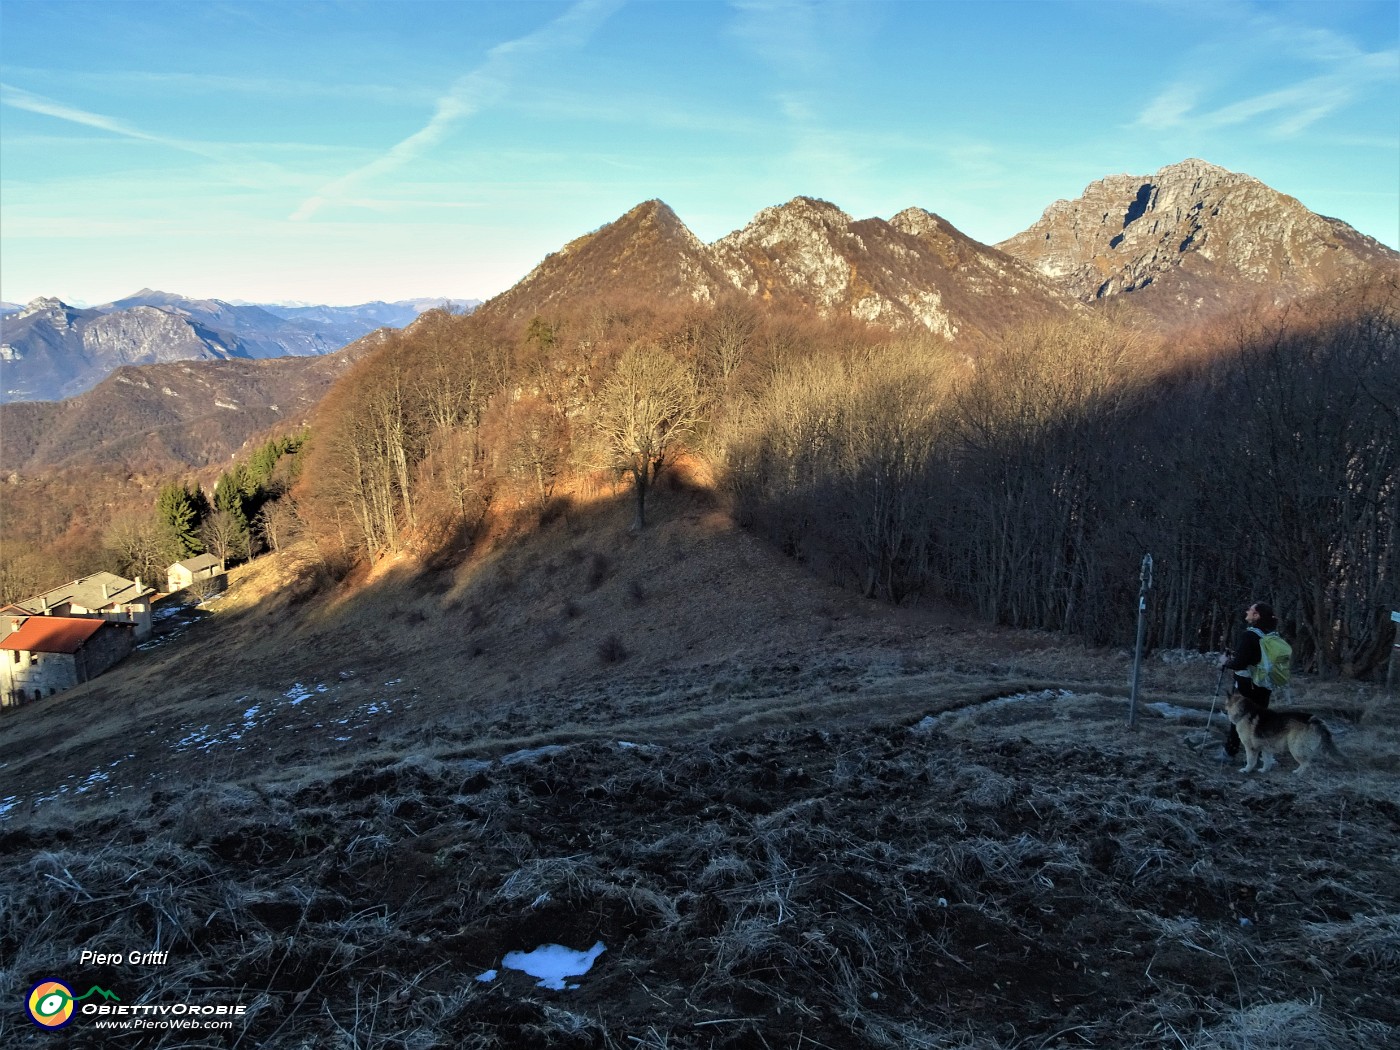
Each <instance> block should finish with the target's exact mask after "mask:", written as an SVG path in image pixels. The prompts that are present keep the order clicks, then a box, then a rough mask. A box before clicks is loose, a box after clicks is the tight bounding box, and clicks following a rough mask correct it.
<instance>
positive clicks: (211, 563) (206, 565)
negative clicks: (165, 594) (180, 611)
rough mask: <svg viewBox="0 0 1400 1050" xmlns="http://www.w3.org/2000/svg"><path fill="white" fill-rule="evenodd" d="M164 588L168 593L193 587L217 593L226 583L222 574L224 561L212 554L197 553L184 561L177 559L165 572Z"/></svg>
mask: <svg viewBox="0 0 1400 1050" xmlns="http://www.w3.org/2000/svg"><path fill="white" fill-rule="evenodd" d="M165 576H166V579H165V589H166V590H167V591H169V592H170V593H172V594H173V593H174V592H176V591H179V590H183V589H184V588H186V587H194V586H195V585H196V584H199V585H200V586H199V588H198V589H199V590H201V591H204V592H206V593H214V594H217V593H219V592H220V591H222V590H223V589H224V587H225V585H226V583H227V580H226V578H225V576H224V563H223V562H222V561H220V560H219V559H218V558H216V557H214V555H212V554H198V555H195V557H193V558H186V559H185V560H184V561H177V562H176V563H175V564H174V565H172V566H170V568H169V569H167V570H166V573H165Z"/></svg>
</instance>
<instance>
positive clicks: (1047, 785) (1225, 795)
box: [0, 493, 1400, 1050]
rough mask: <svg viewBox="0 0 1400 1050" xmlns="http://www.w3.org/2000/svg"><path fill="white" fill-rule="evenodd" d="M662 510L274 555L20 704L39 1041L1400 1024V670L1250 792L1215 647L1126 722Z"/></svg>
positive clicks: (1169, 660) (1315, 685)
mask: <svg viewBox="0 0 1400 1050" xmlns="http://www.w3.org/2000/svg"><path fill="white" fill-rule="evenodd" d="M626 512H627V508H626V507H614V506H610V505H601V506H597V507H592V508H589V507H580V506H574V507H564V508H562V509H560V508H557V507H556V508H553V509H552V510H551V511H550V512H549V513H547V514H546V515H544V516H543V517H544V522H543V524H542V525H541V527H540V528H539V529H538V530H537V531H535V532H534V533H533V534H532V535H531V536H529V537H528V538H526V539H525V540H522V541H518V542H512V543H500V544H497V545H495V546H494V547H492V548H491V549H490V550H488V551H486V552H484V553H481V552H478V554H477V555H476V556H475V557H473V558H471V559H463V560H458V561H454V560H453V559H448V560H447V562H448V563H447V564H439V565H437V566H436V567H424V566H421V565H417V564H413V563H411V562H402V563H397V564H391V565H385V566H381V567H380V568H379V569H378V570H377V571H376V573H375V574H374V575H373V576H372V577H370V578H368V579H363V580H359V581H355V586H354V588H353V589H342V590H340V591H337V592H335V593H334V594H332V595H331V596H330V597H326V596H324V595H318V594H314V593H313V591H314V587H313V581H312V580H311V576H310V573H309V569H308V568H307V566H306V563H305V562H303V561H299V560H298V559H297V557H296V556H295V555H294V554H288V555H283V556H278V557H277V558H267V559H261V560H260V561H259V562H257V563H254V565H252V566H250V567H248V568H247V569H246V570H244V571H242V572H240V573H239V574H238V575H237V576H236V577H235V579H234V581H233V586H232V587H231V589H230V592H229V594H228V595H227V596H225V597H224V598H222V599H220V600H219V601H217V602H214V603H212V604H211V605H210V606H209V607H207V608H205V609H194V608H192V607H182V606H180V605H179V603H178V602H176V603H174V604H172V605H171V606H169V609H170V610H171V611H170V612H168V613H166V614H165V615H163V616H162V618H161V621H160V623H161V627H160V631H159V633H158V637H157V638H156V639H155V640H154V641H153V643H151V644H150V645H149V646H147V647H146V648H145V649H143V650H142V651H141V652H140V653H138V654H137V655H136V656H135V657H134V658H133V659H132V660H131V661H129V662H128V663H127V664H125V665H123V666H122V667H121V668H119V669H118V670H116V671H113V672H111V673H110V674H109V675H107V676H104V678H102V679H99V680H98V681H96V682H94V683H91V684H89V685H87V686H84V687H82V688H80V689H78V690H74V691H73V692H72V693H69V694H66V695H64V696H61V697H55V698H53V699H52V700H50V701H45V702H42V703H39V704H34V705H31V706H29V707H26V708H22V709H20V710H19V711H17V712H11V713H8V714H6V715H4V716H3V717H0V1001H3V1002H5V1003H8V1004H9V1005H8V1006H6V1007H4V1008H3V1009H0V1045H4V1046H46V1045H63V1046H75V1047H98V1046H101V1047H106V1046H120V1047H247V1048H252V1047H288V1048H301V1047H346V1048H351V1047H353V1048H360V1047H364V1048H369V1047H384V1048H391V1047H392V1048H415V1050H428V1048H437V1047H442V1048H448V1047H472V1048H482V1050H486V1048H514V1047H580V1048H583V1047H599V1048H625V1050H633V1048H658V1050H660V1048H681V1050H689V1048H697V1050H698V1048H721V1047H724V1048H729V1047H732V1048H736V1050H737V1048H751V1047H752V1048H772V1050H777V1048H779V1047H786V1048H804V1050H805V1048H809V1047H810V1048H820V1047H829V1048H839V1047H927V1048H944V1047H987V1048H993V1050H1012V1048H1018V1050H1019V1048H1051V1047H1100V1048H1110V1047H1124V1048H1126V1047H1163V1048H1165V1047H1185V1048H1192V1050H1194V1048H1217V1047H1218V1048H1241V1050H1242V1048H1245V1047H1249V1048H1255V1050H1268V1048H1304V1047H1317V1048H1324V1047H1326V1048H1342V1050H1345V1048H1357V1050H1360V1048H1373V1047H1381V1046H1386V1045H1400V1007H1398V1006H1397V1005H1396V1000H1395V995H1394V992H1395V975H1396V973H1397V972H1400V791H1397V786H1396V784H1397V781H1396V762H1395V759H1394V755H1395V753H1396V748H1397V747H1400V704H1397V701H1396V700H1395V698H1393V697H1389V696H1387V695H1385V694H1384V693H1383V692H1382V691H1380V690H1378V689H1375V688H1373V687H1370V686H1360V685H1357V684H1355V683H1342V682H1322V681H1313V680H1310V679H1308V678H1307V677H1306V676H1300V677H1299V679H1297V680H1296V681H1295V684H1294V686H1293V687H1292V688H1291V691H1290V694H1289V695H1288V696H1285V697H1282V698H1281V702H1282V703H1286V704H1288V705H1290V706H1295V707H1306V708H1307V709H1308V710H1312V711H1315V712H1316V713H1318V714H1320V715H1321V716H1322V717H1324V718H1325V719H1326V720H1327V722H1328V724H1329V725H1330V726H1332V728H1333V730H1334V731H1335V734H1336V739H1337V743H1338V747H1339V748H1340V749H1341V751H1342V752H1343V754H1344V755H1345V756H1346V762H1345V763H1342V764H1338V765H1334V766H1331V767H1329V768H1327V769H1321V770H1315V771H1312V772H1310V773H1308V774H1305V775H1303V776H1297V777H1295V776H1293V775H1292V763H1291V761H1290V760H1288V759H1287V758H1285V759H1284V760H1283V762H1282V764H1281V767H1280V768H1278V769H1275V770H1273V771H1272V772H1270V773H1268V774H1266V775H1262V776H1261V775H1257V774H1255V775H1249V776H1246V775H1243V774H1241V773H1240V772H1238V769H1237V764H1236V763H1231V764H1229V765H1222V764H1220V763H1218V762H1217V761H1216V760H1215V759H1216V752H1217V751H1218V740H1219V736H1220V733H1219V730H1220V729H1221V727H1222V725H1223V723H1222V721H1221V715H1220V713H1219V711H1217V712H1216V714H1215V716H1214V719H1213V725H1212V729H1211V730H1207V729H1206V721H1207V716H1208V712H1209V711H1210V708H1211V704H1212V700H1213V694H1214V687H1215V686H1216V683H1217V681H1218V677H1217V672H1216V669H1215V664H1214V663H1213V662H1212V661H1211V658H1210V657H1209V656H1202V655H1195V654H1181V653H1153V654H1150V655H1149V657H1148V659H1147V660H1146V661H1145V663H1144V665H1143V668H1142V687H1141V691H1140V697H1139V705H1138V708H1137V712H1136V714H1137V717H1136V722H1135V725H1134V726H1132V727H1129V725H1128V684H1129V681H1130V678H1131V669H1132V668H1131V659H1130V654H1128V653H1124V652H1120V651H1104V650H1086V649H1083V648H1080V647H1076V646H1074V645H1072V644H1069V643H1067V642H1065V641H1064V640H1063V639H1059V638H1056V637H1050V636H1044V635H1037V634H1028V633H1025V632H1010V631H998V630H993V629H986V628H979V627H976V626H973V625H971V624H970V623H969V622H968V620H967V619H966V618H965V617H963V616H961V615H960V614H959V613H958V612H957V610H950V609H946V608H937V607H932V606H929V607H924V608H921V609H913V610H907V609H890V608H888V607H884V606H879V605H875V604H873V603H868V602H863V601H861V600H859V599H856V598H853V597H851V596H850V595H849V594H847V593H845V592H842V591H840V590H838V589H836V588H835V587H832V586H829V585H827V584H826V583H824V582H822V581H817V580H813V579H811V578H810V577H808V576H807V575H806V574H805V573H804V572H803V571H802V569H801V568H800V567H799V566H795V565H792V564H791V563H789V562H786V561H784V560H782V559H780V558H778V557H777V556H775V555H774V554H773V553H772V552H770V551H768V550H767V549H766V548H765V547H763V546H762V545H761V544H759V543H757V542H756V541H754V540H753V539H752V538H750V537H748V536H746V535H745V534H744V533H742V532H740V531H737V530H735V529H734V528H733V526H732V525H731V524H730V523H729V522H728V521H727V519H726V518H725V517H724V516H723V514H722V513H720V512H719V511H718V510H717V509H716V508H714V507H713V506H711V505H710V504H709V503H708V502H707V501H706V500H704V499H703V498H700V497H698V496H694V495H693V494H686V493H671V494H670V497H669V500H664V501H662V502H661V503H660V505H659V506H658V509H657V512H656V521H655V524H654V525H653V527H652V528H651V529H650V530H649V531H647V532H645V533H643V534H642V535H640V536H629V535H627V534H626V532H625V515H626ZM600 943H601V945H602V946H603V949H602V951H601V953H600V954H598V955H597V956H596V960H595V961H594V962H593V963H592V966H591V968H589V969H587V972H586V973H578V974H571V975H569V976H568V977H567V979H566V981H565V987H562V988H551V987H541V986H540V985H539V978H537V977H535V976H530V975H528V974H526V973H524V972H521V971H520V970H516V969H511V968H509V967H508V966H506V965H505V963H506V960H507V958H508V957H509V956H510V954H511V953H519V952H530V951H532V950H534V949H536V948H537V947H539V946H541V945H546V944H558V945H562V946H564V947H566V948H569V949H573V950H577V951H583V950H586V949H589V948H590V947H594V946H596V945H598V944H600ZM84 951H89V952H100V953H102V954H105V955H110V956H115V957H116V958H115V959H110V958H109V959H106V960H103V961H93V960H92V959H91V958H90V957H89V959H88V960H87V961H84V959H83V956H82V953H83V952H84ZM132 952H136V953H138V956H139V958H138V960H137V961H135V962H133V961H132V960H131V959H130V953H132ZM162 952H163V953H165V955H164V956H163V957H159V956H157V955H155V954H153V953H162ZM580 968H581V967H580ZM492 971H494V972H495V974H494V978H493V979H491V980H485V979H481V978H482V977H483V976H484V975H488V974H490V973H491V972H492ZM47 978H54V979H57V980H59V981H62V982H64V983H65V984H66V985H68V986H69V987H70V989H71V994H72V995H73V996H74V998H78V997H82V996H85V995H86V998H81V999H79V1001H78V1002H76V1003H75V1004H74V1007H75V1018H74V1020H73V1021H72V1023H71V1024H70V1025H68V1026H67V1027H65V1028H63V1029H62V1030H61V1031H58V1032H52V1031H45V1030H44V1029H42V1028H41V1027H40V1026H39V1025H37V1024H35V1023H33V1022H32V1021H31V1020H30V1017H29V1014H28V1012H27V1010H26V1003H27V1001H28V996H29V993H30V990H31V989H32V988H33V987H34V986H35V985H36V984H37V983H39V982H41V981H43V980H45V979H47ZM93 988H97V989H100V990H102V992H103V993H104V994H89V993H90V990H91V989H93ZM106 993H110V994H111V995H114V996H115V997H116V998H110V997H109V995H108V994H106ZM118 1006H125V1007H127V1008H129V1010H130V1011H132V1012H128V1013H127V1014H120V1013H117V1012H116V1010H117V1008H118ZM104 1007H105V1008H106V1009H107V1011H108V1012H106V1013H99V1012H97V1011H98V1010H101V1009H102V1008H104ZM162 1007H164V1010H162V1009H161V1008H162ZM88 1008H91V1009H90V1010H89V1009H88ZM219 1008H224V1009H227V1010H230V1011H232V1010H238V1011H241V1012H237V1013H231V1014H227V1015H220V1014H205V1013H202V1012H197V1011H202V1010H205V1009H209V1010H217V1009H219ZM85 1011H86V1012H85ZM192 1011H195V1012H192ZM210 1016H212V1017H214V1018H215V1019H216V1020H219V1019H221V1018H225V1017H227V1018H230V1020H228V1021H227V1023H228V1025H229V1027H227V1028H222V1029H192V1028H175V1027H155V1025H158V1024H165V1025H169V1024H171V1023H172V1021H174V1020H185V1021H188V1020H192V1019H199V1020H201V1021H202V1020H204V1019H206V1018H207V1017H210ZM104 1020H125V1021H135V1022H140V1023H144V1024H145V1027H141V1028H128V1029H126V1030H115V1029H111V1028H99V1027H98V1024H99V1023H100V1022H102V1021H104ZM220 1023H224V1022H223V1021H220Z"/></svg>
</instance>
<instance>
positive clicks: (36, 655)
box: [0, 616, 136, 707]
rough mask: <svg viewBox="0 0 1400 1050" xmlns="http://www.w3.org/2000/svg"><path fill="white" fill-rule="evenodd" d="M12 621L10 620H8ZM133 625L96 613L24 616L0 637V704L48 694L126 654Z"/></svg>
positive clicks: (132, 639) (14, 703)
mask: <svg viewBox="0 0 1400 1050" xmlns="http://www.w3.org/2000/svg"><path fill="white" fill-rule="evenodd" d="M12 622H13V621H12ZM135 635H136V628H135V625H134V624H131V623H129V622H120V623H118V622H113V621H111V620H106V619H102V618H100V617H96V616H29V617H26V618H25V619H24V620H23V622H21V623H19V625H18V626H16V627H15V629H14V630H12V631H10V632H9V633H8V634H7V635H6V636H5V637H4V638H3V639H0V707H16V706H18V705H19V704H22V703H26V702H28V701H31V700H39V699H42V698H43V697H45V696H53V695H54V694H55V693H61V692H64V691H65V690H68V689H72V688H73V687H74V686H76V685H81V684H82V683H83V682H86V681H88V680H89V679H92V678H95V677H97V676H98V675H100V674H101V673H102V672H103V671H105V670H107V669H108V668H109V667H111V666H112V665H113V664H115V663H118V662H119V661H121V660H122V659H124V658H125V657H126V656H128V655H129V654H130V653H131V650H132V649H133V648H135V645H136V637H135Z"/></svg>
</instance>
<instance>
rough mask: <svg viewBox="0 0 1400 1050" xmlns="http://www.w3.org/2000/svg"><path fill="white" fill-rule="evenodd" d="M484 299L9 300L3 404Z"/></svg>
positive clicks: (327, 345) (393, 322)
mask: <svg viewBox="0 0 1400 1050" xmlns="http://www.w3.org/2000/svg"><path fill="white" fill-rule="evenodd" d="M476 305H477V302H476V301H475V300H472V301H468V302H452V301H450V300H445V299H415V300H409V301H405V302H397V303H382V302H376V303H366V304H363V305H360V306H279V305H252V304H235V303H228V302H224V301H222V300H219V299H189V298H186V297H184V296H180V295H172V294H170V293H168V292H158V291H154V290H152V289H150V288H145V289H142V290H141V291H139V292H137V293H136V294H134V295H130V296H127V297H126V298H124V299H118V300H116V301H115V302H111V303H107V304H105V305H103V306H96V307H91V308H87V309H79V308H76V307H73V306H69V305H68V304H66V303H64V302H62V301H61V300H59V299H54V298H41V299H36V300H34V301H33V302H32V303H29V304H28V305H27V306H23V307H14V306H12V304H6V307H5V311H4V315H3V320H0V325H3V339H0V377H3V379H0V403H4V402H14V401H54V400H61V399H63V398H67V397H72V396H74V395H76V394H80V393H82V392H84V391H86V390H89V389H91V388H92V387H93V386H95V385H96V384H97V383H99V382H100V381H101V380H102V379H103V378H104V377H105V376H107V375H108V374H110V373H111V372H112V371H113V370H115V369H117V368H119V367H121V366H123V365H144V364H162V363H168V362H172V361H216V360H234V359H244V360H265V359H269V358H276V357H309V356H318V355H321V354H327V353H331V352H333V351H335V350H339V349H340V348H341V347H343V346H346V345H347V344H349V343H351V342H354V341H355V340H356V339H359V338H360V337H362V336H364V335H366V334H368V333H369V332H372V331H374V330H375V329H376V328H382V327H391V328H401V327H403V326H405V325H407V324H410V323H412V321H414V320H415V319H416V318H417V317H418V316H419V315H420V314H422V313H423V312H424V311H426V310H429V309H435V308H439V307H447V308H450V309H454V310H471V309H473V308H475V307H476Z"/></svg>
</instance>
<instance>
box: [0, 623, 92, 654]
mask: <svg viewBox="0 0 1400 1050" xmlns="http://www.w3.org/2000/svg"><path fill="white" fill-rule="evenodd" d="M106 623H107V621H106V620H99V619H96V618H95V617H90V616H89V617H78V616H31V617H30V618H29V619H27V620H25V621H24V626H22V627H21V628H20V629H19V630H18V631H11V632H10V633H9V634H7V635H6V636H5V637H4V639H3V640H0V649H18V650H20V651H22V652H29V653H76V652H77V651H78V650H79V649H81V648H82V647H83V643H84V642H86V641H87V640H88V639H89V638H91V637H92V636H93V635H94V634H96V633H97V632H98V631H99V630H101V629H102V627H103V626H104V625H105V624H106Z"/></svg>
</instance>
